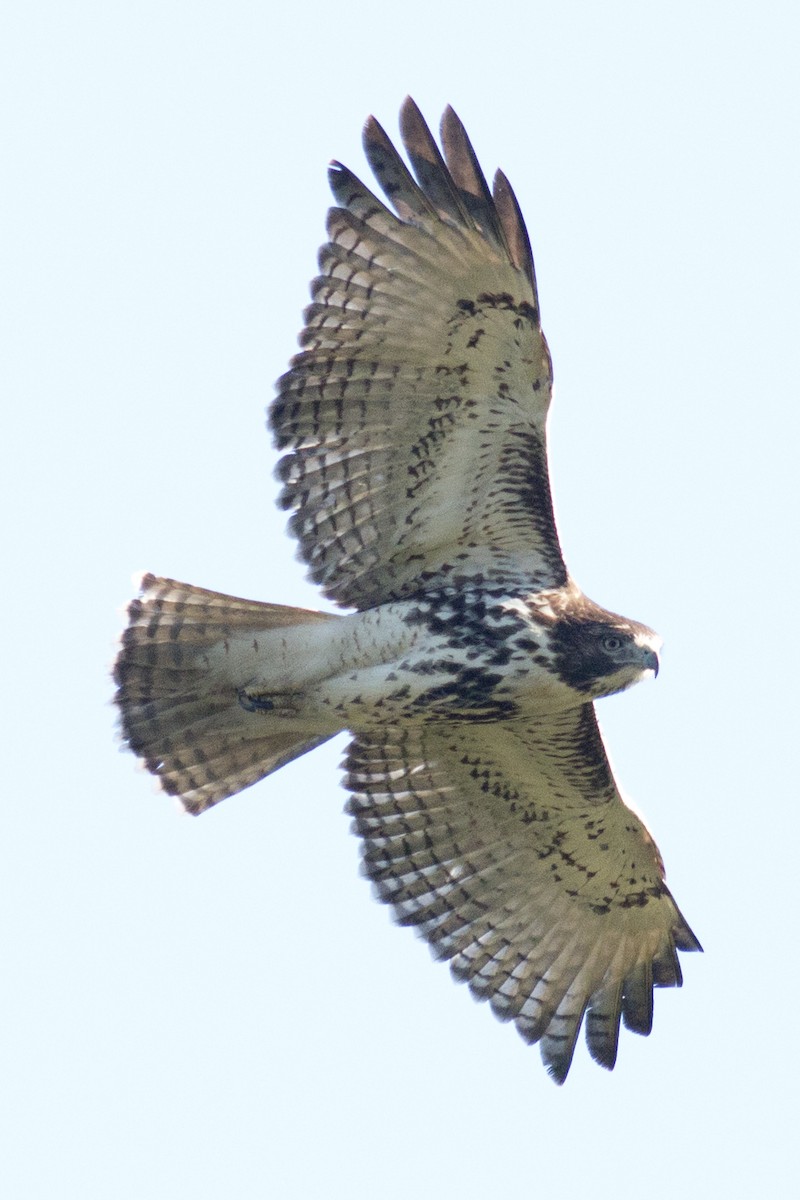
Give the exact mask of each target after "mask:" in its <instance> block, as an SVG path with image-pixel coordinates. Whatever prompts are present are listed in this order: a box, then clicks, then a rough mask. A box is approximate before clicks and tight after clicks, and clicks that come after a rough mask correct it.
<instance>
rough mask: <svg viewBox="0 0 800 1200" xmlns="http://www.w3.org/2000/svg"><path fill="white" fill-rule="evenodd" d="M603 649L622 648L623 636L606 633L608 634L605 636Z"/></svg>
mask: <svg viewBox="0 0 800 1200" xmlns="http://www.w3.org/2000/svg"><path fill="white" fill-rule="evenodd" d="M603 649H604V650H621V649H622V638H621V637H617V635H616V634H615V633H609V634H606V636H605V637H604V638H603Z"/></svg>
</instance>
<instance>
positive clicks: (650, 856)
mask: <svg viewBox="0 0 800 1200" xmlns="http://www.w3.org/2000/svg"><path fill="white" fill-rule="evenodd" d="M345 768H346V771H347V777H346V781H345V782H346V786H347V787H348V788H349V789H350V791H351V800H350V802H349V804H348V811H349V812H350V813H351V814H352V815H353V817H354V824H355V829H356V831H357V832H358V833H359V834H360V836H361V837H362V839H363V845H362V856H363V870H364V873H365V874H366V875H367V876H368V877H369V878H370V879H371V880H372V881H373V883H374V886H375V888H376V891H377V893H378V896H379V897H380V899H381V900H383V901H385V902H386V903H389V904H391V906H392V908H393V910H394V914H395V917H396V918H397V920H398V921H399V922H400V923H401V924H408V925H414V926H415V927H416V929H417V931H418V932H419V933H420V934H421V936H422V937H424V938H425V939H426V940H427V941H428V942H429V943H430V946H431V949H432V952H433V954H434V956H435V957H436V958H440V959H447V960H449V961H450V967H451V971H452V972H453V974H454V975H455V976H456V978H457V979H459V980H463V981H466V982H467V983H468V984H469V986H470V989H471V991H472V992H473V994H474V995H475V996H476V997H477V998H478V999H482V1000H488V1001H489V1003H490V1004H491V1007H492V1009H493V1011H494V1012H495V1014H496V1015H497V1016H498V1017H499V1018H500V1019H501V1020H508V1021H513V1022H514V1023H515V1025H516V1027H517V1029H518V1031H519V1032H520V1034H521V1035H522V1037H523V1038H524V1039H525V1040H526V1041H528V1042H536V1041H538V1042H540V1049H541V1054H542V1058H543V1060H544V1062H545V1065H546V1066H547V1068H548V1070H549V1072H550V1074H551V1075H552V1076H553V1077H554V1078H555V1079H556V1081H557V1082H559V1083H561V1082H563V1080H564V1079H565V1078H566V1075H567V1072H568V1070H569V1067H570V1063H571V1061H572V1055H573V1051H574V1047H575V1042H576V1039H577V1036H578V1032H579V1030H580V1026H581V1023H582V1021H583V1018H584V1015H586V1038H587V1043H588V1046H589V1050H590V1053H591V1055H592V1057H593V1058H595V1059H596V1060H597V1061H598V1062H599V1063H601V1064H602V1065H603V1066H606V1067H608V1068H611V1067H613V1065H614V1062H615V1059H616V1052H617V1039H618V1035H619V1024H620V1018H622V1020H623V1022H624V1024H625V1025H626V1026H627V1027H628V1028H630V1029H632V1030H634V1031H635V1032H638V1033H642V1034H647V1033H649V1032H650V1026H651V1024H652V997H653V986H654V985H655V986H680V984H681V971H680V966H679V964H678V957H677V950H695V949H699V945H698V943H697V940H696V939H695V937H694V935H693V934H692V932H691V930H690V929H689V927H688V926H687V925H686V922H685V921H684V919H683V917H682V916H681V914H680V912H679V911H678V909H677V907H676V905H675V902H674V900H673V899H672V896H671V895H670V892H669V891H668V889H667V887H666V884H665V882H664V872H663V867H662V864H661V859H660V857H659V854H658V851H657V849H656V846H655V844H654V842H653V840H652V838H651V837H650V834H649V833H648V832H647V830H646V828H645V827H644V825H643V824H642V822H641V821H640V820H639V818H638V817H637V816H636V815H635V814H634V813H633V812H632V811H631V810H630V809H629V808H628V807H627V806H626V805H625V804H624V802H623V801H622V799H621V797H620V794H619V791H618V790H617V787H616V784H615V783H614V779H613V776H612V774H611V769H610V767H609V764H608V760H607V758H606V754H605V750H604V747H603V743H602V739H601V736H600V732H599V729H598V726H597V722H596V718H595V715H594V710H593V707H592V706H591V705H586V706H585V707H584V708H582V709H579V710H571V711H569V712H563V713H560V714H558V715H557V716H555V717H548V718H546V719H544V720H542V721H537V722H536V723H533V722H531V721H525V722H520V721H510V722H504V723H502V724H498V725H471V726H464V725H461V726H459V725H453V726H447V727H445V726H444V725H443V724H441V725H440V724H437V725H432V724H429V725H426V726H425V727H423V728H419V729H413V730H411V729H408V728H398V729H396V730H387V731H386V732H385V733H384V732H383V731H381V733H380V734H374V735H369V736H364V735H359V736H358V737H357V738H356V739H355V740H354V741H353V743H352V745H351V746H350V749H349V753H348V755H347V758H346V760H345Z"/></svg>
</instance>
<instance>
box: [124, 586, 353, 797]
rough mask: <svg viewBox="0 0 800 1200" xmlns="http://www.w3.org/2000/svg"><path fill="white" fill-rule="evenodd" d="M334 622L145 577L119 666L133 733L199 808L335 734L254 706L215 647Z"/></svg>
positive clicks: (154, 764)
mask: <svg viewBox="0 0 800 1200" xmlns="http://www.w3.org/2000/svg"><path fill="white" fill-rule="evenodd" d="M335 619H336V618H335V617H332V616H331V615H329V614H327V613H318V612H312V611H309V610H307V609H301V608H290V607H287V606H285V605H278V604H263V603H259V602H257V601H253V600H242V599H239V598H238V597H234V596H226V595H223V594H221V593H219V592H211V591H208V590H206V589H205V588H199V587H193V586H191V585H190V584H186V583H178V582H177V581H176V580H174V579H160V578H157V577H156V576H154V575H145V576H143V578H142V579H141V582H140V595H139V596H137V598H136V599H135V600H133V601H132V602H131V604H130V605H129V607H128V627H127V629H126V630H125V632H124V633H123V635H122V639H121V644H120V647H119V652H118V654H117V658H116V662H115V664H114V681H115V683H116V685H117V691H116V695H115V701H116V704H117V707H118V709H119V713H120V724H121V728H122V736H123V738H124V740H125V741H126V742H127V744H128V745H129V747H130V748H131V750H132V751H133V752H134V753H135V754H136V755H137V756H138V757H139V758H140V759H141V760H142V762H143V763H144V765H145V766H146V767H147V769H148V770H149V771H151V772H152V773H153V774H154V775H155V776H156V778H157V779H158V781H159V783H160V785H161V787H162V788H163V789H164V791H166V792H168V793H170V795H174V796H177V797H179V799H180V801H181V803H182V805H183V807H184V808H185V809H186V810H187V812H190V813H194V814H198V813H201V812H204V811H205V810H206V809H207V808H210V807H211V806H212V805H213V804H216V803H217V802H218V801H219V800H224V799H225V797H226V796H230V795H233V793H235V792H238V791H241V790H242V788H246V787H249V786H250V785H251V784H253V783H256V782H257V781H258V780H259V779H263V778H264V776H265V775H269V774H270V772H272V771H276V770H277V769H278V768H279V767H282V766H284V765H285V764H286V763H288V762H291V760H292V759H294V758H298V757H299V756H300V755H301V754H305V753H306V752H307V751H309V750H313V749H314V747H315V746H319V745H321V744H322V743H323V742H325V741H327V740H328V738H330V737H331V736H332V734H331V733H330V732H329V731H328V732H325V733H320V732H318V731H315V730H314V729H313V728H312V727H311V725H309V723H308V722H307V721H305V722H304V721H303V719H302V718H301V717H299V716H297V717H294V718H292V717H286V716H285V715H283V716H273V715H272V714H271V713H270V712H255V713H254V712H249V711H247V710H246V709H245V708H243V707H242V705H241V704H240V703H239V695H238V689H237V688H236V686H235V685H234V683H232V682H231V681H230V680H225V679H223V678H221V677H220V674H219V672H218V671H214V670H212V669H211V667H210V665H209V657H208V652H209V651H210V650H212V648H214V647H216V646H219V645H220V644H221V643H224V642H225V641H227V640H228V639H231V638H234V637H239V638H241V637H242V635H247V634H249V633H253V634H255V633H256V632H257V631H264V630H269V629H276V628H287V627H290V626H296V625H303V624H315V623H318V622H321V621H330V620H335Z"/></svg>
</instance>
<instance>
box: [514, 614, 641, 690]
mask: <svg viewBox="0 0 800 1200" xmlns="http://www.w3.org/2000/svg"><path fill="white" fill-rule="evenodd" d="M537 616H538V617H539V619H540V620H541V618H542V617H544V618H545V620H544V625H545V629H546V634H547V643H548V650H549V653H550V656H551V658H552V661H553V667H554V669H555V671H556V672H557V673H558V675H559V677H560V678H561V679H562V680H563V682H564V683H565V684H567V686H568V687H570V688H572V689H573V690H574V691H577V692H581V693H582V694H583V695H585V696H586V698H587V699H592V700H596V699H597V698H598V697H599V696H611V695H613V694H614V693H615V692H622V691H624V690H625V688H629V687H631V685H632V684H634V683H638V682H639V680H641V679H645V678H647V677H648V676H650V675H653V676H655V675H657V674H658V666H659V657H658V656H659V651H660V649H661V646H662V639H661V638H660V637H659V635H658V634H657V633H654V631H653V630H652V629H648V627H647V626H646V625H640V624H639V622H638V621H630V620H628V619H627V618H626V617H620V616H618V615H617V614H616V613H611V612H608V611H606V609H604V608H600V606H599V605H597V604H594V603H593V602H592V601H591V600H588V599H586V597H584V596H580V598H576V600H575V602H574V603H568V604H566V605H563V606H561V605H559V606H558V607H553V608H550V606H546V607H545V608H543V609H540V610H539V613H538V614H537Z"/></svg>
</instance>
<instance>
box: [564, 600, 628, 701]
mask: <svg viewBox="0 0 800 1200" xmlns="http://www.w3.org/2000/svg"><path fill="white" fill-rule="evenodd" d="M608 638H613V639H616V642H617V645H616V646H615V647H614V649H613V651H612V650H611V649H610V648H606V646H604V641H606V640H607V639H608ZM634 646H635V639H634V636H633V635H632V634H631V633H628V632H627V631H626V630H625V629H621V628H620V627H619V625H618V624H616V623H613V624H612V623H611V622H608V623H606V622H602V621H591V620H590V621H586V620H580V619H576V618H574V617H561V618H560V620H558V621H557V622H556V623H555V625H554V626H553V627H552V629H551V632H550V648H551V652H552V654H553V660H554V663H555V666H556V670H557V672H558V674H559V675H560V676H561V677H562V679H563V680H564V682H565V683H567V684H569V686H570V687H572V688H574V689H575V690H576V691H579V692H591V691H592V690H593V688H594V685H595V684H596V683H597V682H598V681H599V680H602V679H604V678H606V677H607V676H609V675H614V674H616V673H617V672H618V671H619V670H620V669H621V668H622V667H623V666H624V665H626V664H625V659H624V658H622V657H620V654H621V653H622V654H624V652H625V650H626V649H628V648H631V649H632V648H633V647H634ZM628 661H629V662H632V658H631V659H629V660H628Z"/></svg>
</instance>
